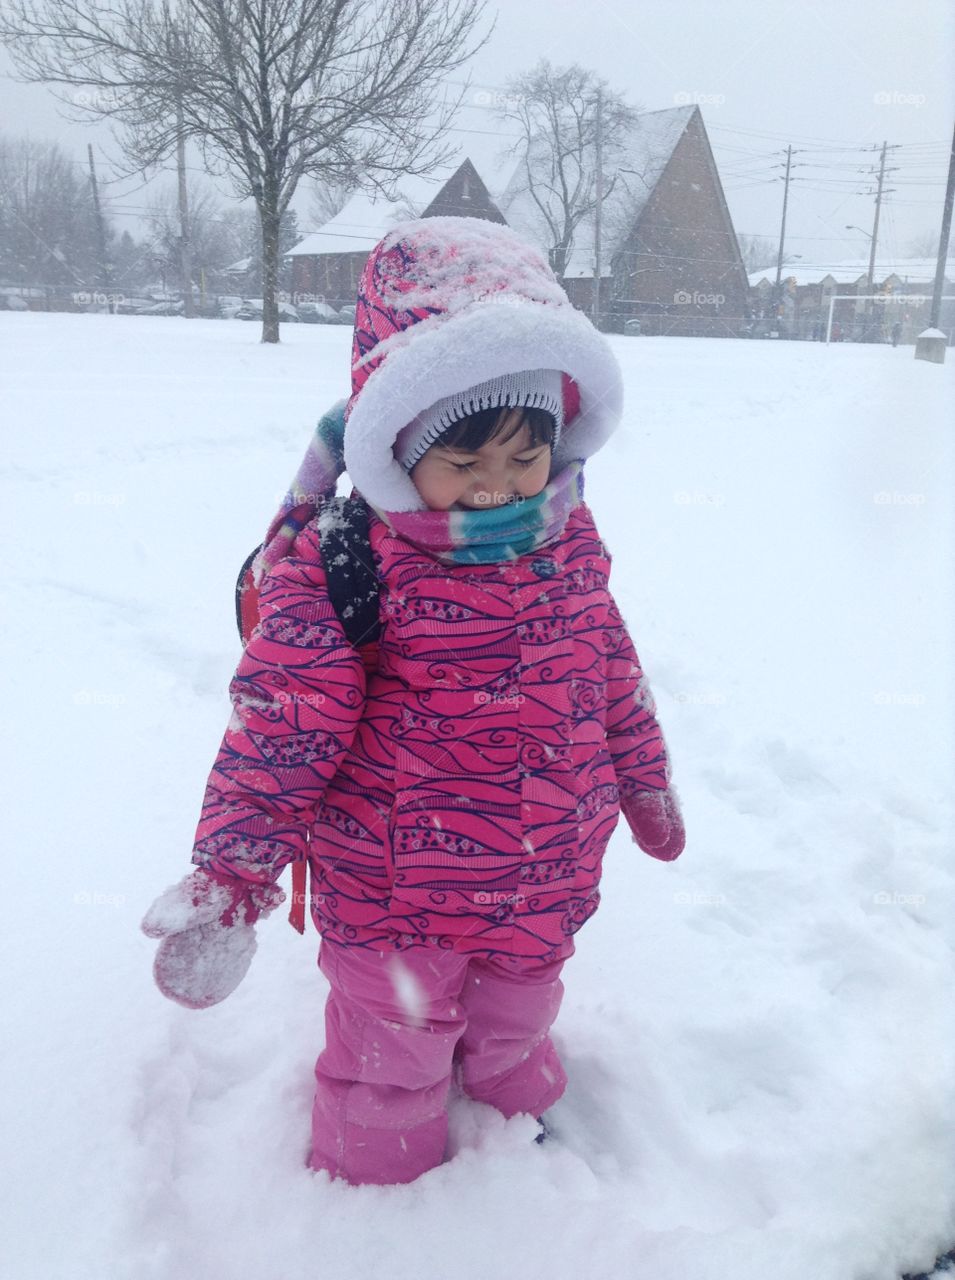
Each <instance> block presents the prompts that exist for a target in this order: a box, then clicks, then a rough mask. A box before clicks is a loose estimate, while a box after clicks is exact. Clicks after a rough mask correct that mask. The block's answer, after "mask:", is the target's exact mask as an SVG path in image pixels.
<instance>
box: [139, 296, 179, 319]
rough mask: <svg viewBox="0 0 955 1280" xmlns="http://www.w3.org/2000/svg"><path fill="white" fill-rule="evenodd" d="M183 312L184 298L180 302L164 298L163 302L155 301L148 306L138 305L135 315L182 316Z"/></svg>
mask: <svg viewBox="0 0 955 1280" xmlns="http://www.w3.org/2000/svg"><path fill="white" fill-rule="evenodd" d="M182 312H183V305H182V300H181V299H180V300H179V301H178V302H177V301H175V300H174V299H168V298H167V299H164V300H163V301H162V302H153V303H150V304H149V305H148V306H144V307H137V308H136V310H135V311H134V313H133V314H134V315H137V316H181V315H182Z"/></svg>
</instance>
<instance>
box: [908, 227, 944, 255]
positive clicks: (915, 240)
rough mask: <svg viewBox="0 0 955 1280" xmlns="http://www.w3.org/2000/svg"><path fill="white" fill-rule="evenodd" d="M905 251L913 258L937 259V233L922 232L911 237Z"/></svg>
mask: <svg viewBox="0 0 955 1280" xmlns="http://www.w3.org/2000/svg"><path fill="white" fill-rule="evenodd" d="M906 251H907V252H908V253H909V254H910V255H911V256H912V257H913V258H937V257H938V232H937V231H923V232H922V233H921V234H920V235H914V236H911V237H910V239H909V242H908V244H907V246H906Z"/></svg>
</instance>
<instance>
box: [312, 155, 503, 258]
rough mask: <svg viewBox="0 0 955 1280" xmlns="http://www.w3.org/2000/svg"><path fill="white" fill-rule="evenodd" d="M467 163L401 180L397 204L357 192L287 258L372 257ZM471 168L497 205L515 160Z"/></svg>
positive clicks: (460, 157) (457, 161)
mask: <svg viewBox="0 0 955 1280" xmlns="http://www.w3.org/2000/svg"><path fill="white" fill-rule="evenodd" d="M467 159H470V157H469V156H466V155H464V154H459V155H457V156H456V158H455V159H454V160H453V161H452V162H451V163H450V164H446V165H441V166H440V167H438V168H435V169H434V170H432V172H431V173H429V174H428V175H427V176H426V177H425V176H413V177H405V178H402V179H401V180H400V182H399V183H398V184H397V190H398V196H399V198H398V199H397V200H386V199H385V197H384V196H382V195H381V194H379V193H377V192H373V193H368V192H364V191H358V192H356V193H355V194H354V195H353V196H352V197H351V199H350V200H349V201H348V203H347V204H346V205H345V207H344V208H343V209H342V210H341V211H340V212H339V213H337V214H336V215H335V217H334V218H332V219H331V220H330V221H328V222H326V223H325V224H324V225H323V226H321V227H320V228H319V229H318V230H317V231H313V232H311V234H310V235H307V236H305V238H304V239H303V240H300V241H299V243H298V244H297V245H296V246H295V247H294V248H293V249H290V250H289V253H288V256H289V257H302V256H311V255H314V254H325V253H370V252H371V250H372V249H374V247H375V245H376V244H377V243H378V241H379V240H381V238H382V237H383V236H385V235H387V233H388V232H389V231H390V230H391V228H392V227H394V226H396V225H397V224H398V223H399V222H405V221H407V220H408V219H409V218H417V217H419V216H420V215H421V214H422V213H423V212H424V210H425V209H427V207H428V205H429V204H431V202H432V201H433V200H434V199H435V197H436V196H437V195H438V193H439V192H440V191H441V189H442V188H443V187H444V186H445V184H446V183H447V182H448V181H449V179H451V178H452V177H454V175H455V174H456V173H457V171H458V169H460V167H461V165H462V164H463V163H464V161H465V160H467ZM472 165H473V167H474V169H475V172H476V173H477V174H478V175H479V177H480V178H481V181H482V182H483V183H484V185H485V186H486V187H487V190H488V194H489V195H490V197H491V199H492V200H493V201H494V202H495V204H497V203H498V201H497V195H498V192H499V191H500V190H501V189H503V187H504V186H506V185H507V182H508V181H509V179H510V177H511V174H512V173H513V170H514V162H513V160H510V161H508V163H507V165H506V169H505V171H502V170H501V168H500V166H494V165H491V166H488V165H477V164H474V162H473V161H472Z"/></svg>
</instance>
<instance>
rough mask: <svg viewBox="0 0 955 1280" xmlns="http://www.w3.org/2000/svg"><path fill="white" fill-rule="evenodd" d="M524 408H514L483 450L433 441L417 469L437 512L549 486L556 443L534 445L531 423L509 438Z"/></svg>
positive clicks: (493, 503) (513, 498) (477, 506)
mask: <svg viewBox="0 0 955 1280" xmlns="http://www.w3.org/2000/svg"><path fill="white" fill-rule="evenodd" d="M515 415H517V419H520V418H521V410H520V409H512V410H511V411H510V413H509V414H508V416H507V418H506V419H505V421H504V422H503V424H502V425H501V428H500V430H499V431H498V433H497V434H496V435H495V436H494V438H493V439H491V440H488V441H487V442H486V443H485V444H483V445H482V446H481V448H480V449H476V450H475V449H464V448H463V447H462V446H461V445H446V444H441V443H438V444H433V445H432V446H431V448H430V449H429V450H428V451H427V453H425V454H424V455H423V457H421V458H420V459H419V461H418V462H417V464H416V465H415V467H414V468H413V470H412V472H411V479H412V480H413V481H414V485H415V488H416V489H417V490H418V492H419V493H420V494H421V496H422V498H423V499H424V500H425V502H426V503H427V504H428V506H429V507H430V508H431V510H432V511H461V510H469V511H483V510H484V509H486V508H487V507H503V506H504V505H506V504H507V503H508V502H520V501H522V499H524V498H533V497H534V495H535V494H538V493H540V491H541V489H543V488H544V486H545V485H546V484H547V477H548V475H549V474H550V456H551V455H550V445H549V444H538V445H532V444H531V432H530V427H529V426H528V425H527V423H526V422H522V423H521V427H520V429H519V430H518V431H516V432H515V433H514V435H513V436H511V438H510V439H509V440H507V441H504V442H503V443H502V437H503V436H506V435H507V434H508V433H509V431H511V430H512V429H513V427H514V424H515Z"/></svg>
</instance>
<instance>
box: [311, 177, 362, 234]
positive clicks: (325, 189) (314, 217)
mask: <svg viewBox="0 0 955 1280" xmlns="http://www.w3.org/2000/svg"><path fill="white" fill-rule="evenodd" d="M357 190H358V187H357V185H356V184H355V183H353V182H350V181H348V180H345V181H344V182H336V181H324V182H322V181H316V183H315V185H314V186H313V187H312V203H311V204H310V205H309V209H308V216H309V220H310V222H311V224H312V226H313V227H314V228H315V229H317V228H318V227H321V226H324V224H325V223H326V222H331V220H332V218H334V217H335V215H336V214H337V213H341V211H342V209H344V207H345V205H346V204H347V203H348V201H349V200H350V199H351V198H352V196H353V195H354V194H355V192H356V191H357Z"/></svg>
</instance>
